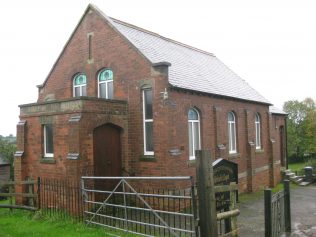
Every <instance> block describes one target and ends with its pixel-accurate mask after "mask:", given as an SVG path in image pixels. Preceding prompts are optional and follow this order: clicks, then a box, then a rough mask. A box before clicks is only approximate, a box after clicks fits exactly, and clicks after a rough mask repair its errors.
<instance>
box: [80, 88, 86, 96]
mask: <svg viewBox="0 0 316 237" xmlns="http://www.w3.org/2000/svg"><path fill="white" fill-rule="evenodd" d="M81 92H82V94H81V96H86V95H87V87H86V86H82V87H81Z"/></svg>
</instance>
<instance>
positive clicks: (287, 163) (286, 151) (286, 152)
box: [284, 115, 289, 170]
mask: <svg viewBox="0 0 316 237" xmlns="http://www.w3.org/2000/svg"><path fill="white" fill-rule="evenodd" d="M284 131H285V134H284V135H285V157H286V160H285V166H286V169H287V170H288V169H289V161H288V157H287V154H288V148H287V115H286V116H285V130H284Z"/></svg>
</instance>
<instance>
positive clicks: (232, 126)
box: [227, 112, 237, 154]
mask: <svg viewBox="0 0 316 237" xmlns="http://www.w3.org/2000/svg"><path fill="white" fill-rule="evenodd" d="M229 114H231V115H232V116H233V118H234V120H233V121H229V120H228V116H227V122H228V150H229V154H234V153H237V134H236V117H235V114H234V113H233V112H228V115H229ZM233 130H234V138H235V139H234V140H235V142H234V143H233Z"/></svg>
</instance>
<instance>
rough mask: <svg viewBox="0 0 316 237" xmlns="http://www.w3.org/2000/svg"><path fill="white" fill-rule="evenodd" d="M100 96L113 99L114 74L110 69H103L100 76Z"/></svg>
mask: <svg viewBox="0 0 316 237" xmlns="http://www.w3.org/2000/svg"><path fill="white" fill-rule="evenodd" d="M98 96H99V98H105V99H113V72H112V70H110V69H103V70H102V71H100V73H99V75H98Z"/></svg>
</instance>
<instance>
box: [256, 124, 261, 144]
mask: <svg viewBox="0 0 316 237" xmlns="http://www.w3.org/2000/svg"><path fill="white" fill-rule="evenodd" d="M256 147H257V148H259V147H261V141H260V123H256Z"/></svg>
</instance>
